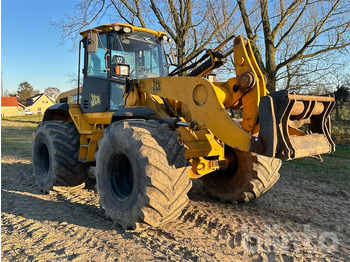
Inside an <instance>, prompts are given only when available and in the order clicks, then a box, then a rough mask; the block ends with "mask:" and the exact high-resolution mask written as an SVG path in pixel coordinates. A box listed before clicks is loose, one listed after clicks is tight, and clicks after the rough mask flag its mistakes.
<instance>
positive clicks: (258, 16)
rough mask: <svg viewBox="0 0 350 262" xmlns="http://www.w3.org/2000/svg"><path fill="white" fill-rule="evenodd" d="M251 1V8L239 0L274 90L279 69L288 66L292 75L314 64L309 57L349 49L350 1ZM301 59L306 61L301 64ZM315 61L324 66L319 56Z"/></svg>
mask: <svg viewBox="0 0 350 262" xmlns="http://www.w3.org/2000/svg"><path fill="white" fill-rule="evenodd" d="M248 2H249V3H250V9H249V10H248V9H247V0H237V3H238V6H239V9H240V11H241V17H242V21H243V24H244V29H245V32H246V34H247V36H248V38H249V39H250V41H251V44H252V48H253V50H254V54H255V57H256V59H257V62H258V64H259V66H260V68H261V69H262V71H263V73H264V74H265V75H266V77H267V82H268V85H267V86H268V89H269V90H270V91H274V90H275V88H276V80H277V76H278V73H279V71H281V70H283V69H284V70H285V77H287V78H288V77H289V78H290V77H291V76H292V75H293V74H296V72H300V70H301V69H303V68H305V66H310V63H305V62H306V61H307V60H308V59H312V58H321V57H322V55H323V54H325V53H330V52H332V51H336V50H338V51H343V50H344V51H349V49H348V47H349V46H350V40H349V39H350V30H349V29H350V20H349V19H348V18H349V14H350V2H349V1H341V0H332V1H312V0H280V1H272V2H268V1H267V0H260V1H259V2H257V1H248ZM253 3H255V4H253ZM271 13H272V15H270V14H271ZM260 39H263V40H262V41H260ZM259 45H263V46H264V50H265V52H264V53H262V52H261V51H260V50H259ZM300 61H303V62H304V63H303V64H300ZM319 61H320V60H316V62H319ZM329 63H331V61H329ZM312 64H314V65H316V66H317V67H318V70H320V68H319V65H317V64H315V60H313V61H312V62H311V65H312ZM294 65H296V67H294ZM328 65H329V64H328ZM298 66H299V68H298ZM326 66H327V65H326ZM292 68H294V70H292ZM296 69H298V70H296ZM291 73H292V74H291Z"/></svg>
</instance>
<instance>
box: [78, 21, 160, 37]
mask: <svg viewBox="0 0 350 262" xmlns="http://www.w3.org/2000/svg"><path fill="white" fill-rule="evenodd" d="M116 25H119V26H122V27H124V26H126V27H130V28H131V30H132V31H140V32H146V33H150V34H153V35H156V36H157V37H160V36H162V35H166V33H164V32H162V31H155V30H151V29H148V28H144V27H138V26H133V25H129V24H123V23H113V24H107V25H100V26H97V27H94V28H91V29H88V30H85V31H82V32H80V35H81V36H82V37H83V38H85V37H86V36H87V34H88V33H89V32H90V31H91V30H96V31H99V32H111V31H113V27H114V26H116Z"/></svg>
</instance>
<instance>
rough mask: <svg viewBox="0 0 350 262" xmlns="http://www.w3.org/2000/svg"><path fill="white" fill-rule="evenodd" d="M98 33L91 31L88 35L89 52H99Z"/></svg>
mask: <svg viewBox="0 0 350 262" xmlns="http://www.w3.org/2000/svg"><path fill="white" fill-rule="evenodd" d="M97 48H98V33H97V32H93V31H90V32H89V33H88V35H87V51H88V53H97Z"/></svg>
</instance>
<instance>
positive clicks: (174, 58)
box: [170, 48, 177, 65]
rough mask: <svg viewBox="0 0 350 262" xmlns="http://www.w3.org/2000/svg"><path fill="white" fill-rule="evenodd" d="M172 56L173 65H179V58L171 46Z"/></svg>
mask: <svg viewBox="0 0 350 262" xmlns="http://www.w3.org/2000/svg"><path fill="white" fill-rule="evenodd" d="M170 58H171V62H172V64H173V65H177V59H176V55H175V51H174V48H170Z"/></svg>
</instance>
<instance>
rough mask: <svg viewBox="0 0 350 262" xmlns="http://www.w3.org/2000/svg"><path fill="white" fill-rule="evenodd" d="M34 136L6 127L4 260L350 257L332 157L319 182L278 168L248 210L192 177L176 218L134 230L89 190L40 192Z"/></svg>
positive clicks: (348, 206) (343, 189) (347, 209)
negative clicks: (109, 214) (108, 214)
mask: <svg viewBox="0 0 350 262" xmlns="http://www.w3.org/2000/svg"><path fill="white" fill-rule="evenodd" d="M32 131H33V126H29V125H21V124H19V123H17V122H7V121H2V154H1V259H2V261H154V260H157V261H158V260H159V261H162V260H164V261H349V260H350V241H349V239H350V218H349V215H350V201H349V200H350V195H349V186H350V185H349V181H350V180H349V179H345V180H344V181H340V183H339V185H338V184H334V183H332V182H330V181H332V177H335V176H337V173H336V170H332V168H325V167H326V166H327V165H328V164H327V161H328V163H332V162H336V161H337V158H336V157H333V158H331V157H328V158H327V159H326V161H325V162H324V163H317V162H316V164H317V165H323V166H324V169H325V173H322V176H320V175H319V173H318V174H316V175H315V176H313V174H312V173H310V174H306V175H305V172H304V171H305V169H306V170H309V167H307V166H306V167H305V165H304V166H303V165H299V164H289V163H286V164H284V165H283V167H282V169H281V178H280V180H279V181H278V182H277V184H276V185H275V186H274V187H273V188H272V189H271V190H270V191H269V192H268V193H267V194H265V195H264V196H262V197H261V198H260V199H258V200H256V201H254V202H251V203H248V204H242V205H232V204H225V203H220V202H219V201H217V200H213V199H211V198H210V197H209V196H208V195H207V193H206V192H205V191H204V190H202V187H201V183H200V181H193V188H192V189H191V191H190V192H189V197H190V202H189V205H188V207H187V208H186V209H185V210H184V211H183V213H182V215H181V216H180V218H178V219H177V220H175V221H173V222H171V223H169V224H166V225H164V226H162V227H159V228H156V229H149V230H147V231H144V232H138V233H136V232H132V231H125V230H123V229H122V228H121V227H119V226H118V225H113V223H112V222H111V221H110V220H107V219H106V218H105V217H104V212H103V210H102V209H101V208H100V207H99V204H98V194H97V193H96V192H95V191H94V190H93V189H87V188H80V189H76V190H73V191H67V190H66V189H65V188H60V190H58V191H52V192H51V193H50V195H44V194H42V193H41V192H40V190H39V189H38V188H37V186H36V184H35V179H34V177H33V175H32V172H33V170H32V165H31V156H30V154H31V153H30V146H31V144H30V142H31V133H32ZM16 132H17V134H18V136H14V135H13V134H15V133H16ZM344 159H345V160H344ZM344 159H343V160H342V161H343V162H342V163H343V164H342V165H343V166H344V167H343V168H344V169H343V170H347V169H348V167H349V163H350V158H349V156H345V158H344ZM316 164H315V165H316ZM346 164H347V165H346ZM312 165H314V164H312ZM318 170H322V168H321V169H318ZM318 172H320V171H318ZM322 172H323V171H322ZM300 174H302V175H300ZM348 175H349V172H348V173H347V175H346V176H348ZM311 178H312V179H311ZM313 178H314V179H313ZM338 182H339V181H338Z"/></svg>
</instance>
